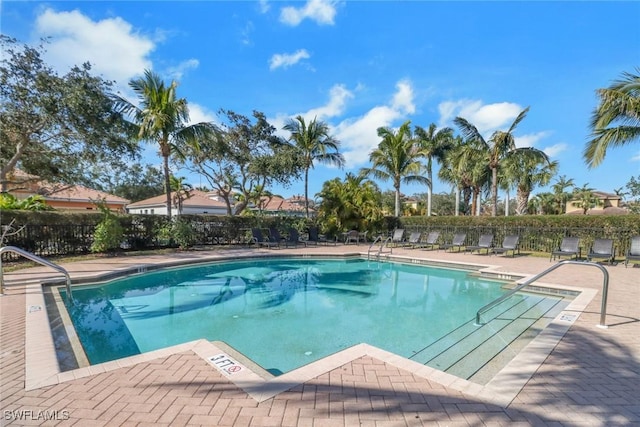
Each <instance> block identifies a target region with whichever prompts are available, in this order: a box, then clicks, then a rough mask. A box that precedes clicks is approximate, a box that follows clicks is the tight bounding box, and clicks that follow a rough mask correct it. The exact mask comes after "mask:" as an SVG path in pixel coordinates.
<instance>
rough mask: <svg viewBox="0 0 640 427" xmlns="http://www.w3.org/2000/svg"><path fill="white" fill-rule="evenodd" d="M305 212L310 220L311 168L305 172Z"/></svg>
mask: <svg viewBox="0 0 640 427" xmlns="http://www.w3.org/2000/svg"><path fill="white" fill-rule="evenodd" d="M304 210H305V212H306V215H307V219H309V168H308V167H307V168H305V170H304Z"/></svg>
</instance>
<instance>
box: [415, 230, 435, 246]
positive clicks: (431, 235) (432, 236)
mask: <svg viewBox="0 0 640 427" xmlns="http://www.w3.org/2000/svg"><path fill="white" fill-rule="evenodd" d="M439 238H440V232H439V231H430V232H429V234H427V238H426V239H425V241H424V242H420V244H419V247H420V248H423V249H427V248H428V249H434V248H435V247H436V246H437V247H440V244H439V243H437V242H438V239H439Z"/></svg>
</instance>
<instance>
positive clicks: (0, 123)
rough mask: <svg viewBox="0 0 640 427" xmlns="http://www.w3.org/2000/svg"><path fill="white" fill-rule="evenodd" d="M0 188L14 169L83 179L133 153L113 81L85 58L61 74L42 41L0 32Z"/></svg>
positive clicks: (79, 181)
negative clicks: (22, 41) (47, 57)
mask: <svg viewBox="0 0 640 427" xmlns="http://www.w3.org/2000/svg"><path fill="white" fill-rule="evenodd" d="M0 47H1V49H2V51H3V53H4V55H3V57H2V59H1V60H0V191H4V190H6V188H7V185H8V184H9V179H10V178H9V176H10V175H11V172H12V171H13V170H14V169H15V168H16V167H19V168H20V169H21V170H23V171H25V172H27V173H30V174H33V175H37V176H39V177H40V178H41V179H46V180H49V181H52V182H66V183H73V184H87V185H89V184H90V182H89V181H90V177H87V176H86V174H85V171H87V170H90V169H91V167H92V165H96V164H100V165H103V166H104V165H109V164H114V163H118V162H122V160H123V159H125V158H132V159H133V158H134V157H135V156H136V155H137V150H138V147H137V144H135V143H134V142H132V141H131V140H130V139H129V138H127V133H126V130H127V126H126V122H125V121H123V120H122V117H121V116H120V115H119V114H117V113H115V112H114V110H113V103H112V101H111V98H110V90H111V87H112V82H109V81H105V80H103V79H102V78H100V77H96V76H93V75H92V74H91V65H90V64H88V63H85V64H82V65H81V66H74V67H73V68H71V69H70V70H69V71H68V72H67V73H66V74H64V75H62V76H60V75H58V74H57V73H56V72H55V71H53V69H52V68H50V67H49V66H48V65H47V64H45V63H44V61H43V60H42V58H41V54H42V52H43V50H44V48H43V46H39V47H37V48H33V47H30V46H28V45H19V44H18V43H17V41H16V40H15V39H12V38H9V37H6V36H0Z"/></svg>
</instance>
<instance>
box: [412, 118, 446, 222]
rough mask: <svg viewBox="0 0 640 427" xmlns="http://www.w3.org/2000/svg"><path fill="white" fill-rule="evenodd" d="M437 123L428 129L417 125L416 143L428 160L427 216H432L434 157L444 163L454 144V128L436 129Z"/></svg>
mask: <svg viewBox="0 0 640 427" xmlns="http://www.w3.org/2000/svg"><path fill="white" fill-rule="evenodd" d="M436 129H437V128H436V125H435V123H431V124H430V125H429V128H428V129H426V130H425V129H424V128H422V127H420V126H416V127H415V135H416V143H417V144H418V147H419V148H418V149H419V150H420V154H421V155H422V156H423V157H424V158H425V159H426V160H427V164H426V172H427V179H428V180H429V183H428V184H427V216H431V199H432V197H433V159H435V160H436V161H437V162H438V163H440V164H442V161H443V159H444V155H445V153H446V152H447V150H449V149H450V148H451V146H452V140H453V129H451V128H448V127H446V128H442V129H439V130H436Z"/></svg>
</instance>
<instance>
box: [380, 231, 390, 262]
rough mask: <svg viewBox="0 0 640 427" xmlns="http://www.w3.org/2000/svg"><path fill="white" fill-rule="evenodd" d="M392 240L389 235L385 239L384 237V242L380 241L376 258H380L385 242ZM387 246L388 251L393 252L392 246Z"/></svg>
mask: <svg viewBox="0 0 640 427" xmlns="http://www.w3.org/2000/svg"><path fill="white" fill-rule="evenodd" d="M392 241H393V237H391V236H389V237H387V238H386V239H384V242H382V244H381V245H380V249H378V259H380V254H382V249H384V245H386V244H387V243H391V242H392ZM388 247H389V253H390V254H391V253H393V248H392V247H391V246H388Z"/></svg>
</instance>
